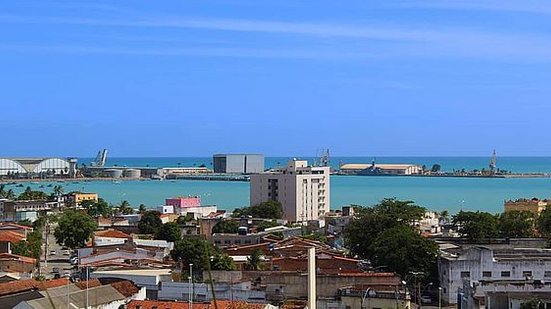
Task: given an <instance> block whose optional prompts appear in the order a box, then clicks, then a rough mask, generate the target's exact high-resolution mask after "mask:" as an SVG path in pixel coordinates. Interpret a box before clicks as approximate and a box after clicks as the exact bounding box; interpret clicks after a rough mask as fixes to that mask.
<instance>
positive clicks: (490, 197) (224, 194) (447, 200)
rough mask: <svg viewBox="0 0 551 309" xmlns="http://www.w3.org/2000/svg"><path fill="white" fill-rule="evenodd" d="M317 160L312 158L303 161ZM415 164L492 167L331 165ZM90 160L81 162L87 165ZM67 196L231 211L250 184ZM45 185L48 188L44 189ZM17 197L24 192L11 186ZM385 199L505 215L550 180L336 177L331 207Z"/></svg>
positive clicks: (445, 160)
mask: <svg viewBox="0 0 551 309" xmlns="http://www.w3.org/2000/svg"><path fill="white" fill-rule="evenodd" d="M288 159H291V158H290V157H267V158H266V167H274V166H277V165H281V164H285V162H286V161H287V160H288ZM301 159H308V160H310V161H311V160H313V159H312V158H304V157H302V158H301ZM373 159H375V160H376V162H378V163H415V164H421V165H426V166H427V167H429V168H430V167H431V166H432V164H435V163H438V164H440V165H441V166H442V169H443V170H446V171H451V170H453V169H462V168H465V169H467V170H469V169H475V168H477V169H481V168H487V167H488V162H489V158H488V157H381V158H373V157H334V158H332V159H331V166H332V167H334V168H337V167H338V165H339V163H340V162H343V163H369V162H371V161H372V160H373ZM90 161H91V158H80V159H79V162H80V163H85V164H88V163H89V162H90ZM202 164H204V165H206V166H209V167H210V166H212V159H211V158H208V157H204V158H109V160H108V164H107V165H109V166H118V167H124V166H128V167H146V166H150V167H176V166H199V165H202ZM498 167H499V168H500V169H505V170H510V171H513V172H539V173H551V157H502V158H498ZM24 185H25V186H26V185H30V186H31V187H32V188H33V189H41V190H45V191H48V190H51V189H52V188H51V187H48V186H47V185H48V183H42V182H41V183H28V184H24ZM62 185H63V187H64V190H65V191H66V192H68V191H72V190H81V191H87V192H97V193H99V194H100V196H101V197H103V198H104V199H106V200H107V201H109V202H110V203H113V204H117V203H119V202H121V201H122V200H127V201H129V202H130V203H131V204H132V205H133V206H134V207H137V206H138V205H139V204H141V203H143V204H145V205H147V206H148V207H151V208H153V207H156V206H157V205H161V204H163V202H164V199H165V198H168V197H173V196H185V195H198V196H201V197H202V200H203V204H215V205H218V207H219V208H220V209H227V210H231V209H234V208H236V207H243V206H247V205H248V204H249V183H248V182H228V181H198V180H175V181H153V180H144V181H134V180H131V181H121V182H120V183H113V182H111V181H78V182H64V183H63V184H62ZM41 186H44V187H43V188H41ZM10 187H11V188H12V189H14V190H15V191H16V192H20V191H22V190H23V189H24V188H21V187H16V186H15V185H10ZM385 197H396V198H399V199H407V200H412V201H415V202H416V203H417V204H419V205H422V206H425V207H427V208H429V209H432V210H436V211H441V210H444V209H445V210H448V211H450V212H452V213H454V212H457V211H459V210H460V209H463V210H483V211H489V212H494V213H495V212H501V211H502V210H503V202H504V200H506V199H516V198H532V197H538V198H550V197H551V178H527V179H525V178H510V179H502V178H492V179H489V178H431V177H398V176H388V177H381V176H378V177H377V176H375V177H373V176H371V177H370V176H336V175H335V176H331V208H333V209H339V208H340V207H341V206H344V205H350V204H360V205H373V204H375V203H377V201H379V200H381V199H383V198H385Z"/></svg>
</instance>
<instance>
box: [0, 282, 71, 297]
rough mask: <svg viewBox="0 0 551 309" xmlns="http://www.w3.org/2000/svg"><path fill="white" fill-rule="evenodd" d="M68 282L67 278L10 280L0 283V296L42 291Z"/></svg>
mask: <svg viewBox="0 0 551 309" xmlns="http://www.w3.org/2000/svg"><path fill="white" fill-rule="evenodd" d="M67 284H69V280H68V279H67V278H60V279H54V280H46V281H38V280H35V279H27V280H17V281H12V282H5V283H0V296H3V295H9V294H14V293H19V292H24V291H29V290H40V291H43V290H45V289H49V288H55V287H59V286H64V285H67Z"/></svg>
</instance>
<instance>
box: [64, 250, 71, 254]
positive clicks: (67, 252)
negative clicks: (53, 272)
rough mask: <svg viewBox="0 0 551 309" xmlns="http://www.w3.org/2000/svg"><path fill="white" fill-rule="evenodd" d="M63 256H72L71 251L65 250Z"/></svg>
mask: <svg viewBox="0 0 551 309" xmlns="http://www.w3.org/2000/svg"><path fill="white" fill-rule="evenodd" d="M63 255H71V251H70V250H63Z"/></svg>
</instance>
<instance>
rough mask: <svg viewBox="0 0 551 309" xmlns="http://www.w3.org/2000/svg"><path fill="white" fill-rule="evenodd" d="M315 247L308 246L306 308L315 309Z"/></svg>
mask: <svg viewBox="0 0 551 309" xmlns="http://www.w3.org/2000/svg"><path fill="white" fill-rule="evenodd" d="M316 298H317V297H316V248H315V247H310V248H308V309H316Z"/></svg>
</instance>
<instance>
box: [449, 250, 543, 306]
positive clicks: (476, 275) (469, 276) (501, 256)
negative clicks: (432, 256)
mask: <svg viewBox="0 0 551 309" xmlns="http://www.w3.org/2000/svg"><path fill="white" fill-rule="evenodd" d="M438 273H439V276H440V285H441V287H442V300H443V301H444V302H446V303H451V304H455V303H457V294H458V293H459V291H461V289H462V288H463V286H464V283H468V285H469V286H473V285H480V284H482V283H484V282H486V283H488V282H492V285H495V284H496V283H504V282H513V281H530V282H532V281H538V282H550V281H551V249H539V248H510V249H504V248H500V249H497V248H496V249H492V248H489V247H485V246H474V247H469V248H467V249H460V248H457V249H450V250H441V254H440V258H439V262H438ZM486 285H487V284H486ZM480 290H484V289H483V288H481V289H480ZM494 290H495V289H494ZM496 291H497V290H496ZM523 292H527V290H523ZM532 292H534V291H532ZM502 308H507V307H502Z"/></svg>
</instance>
